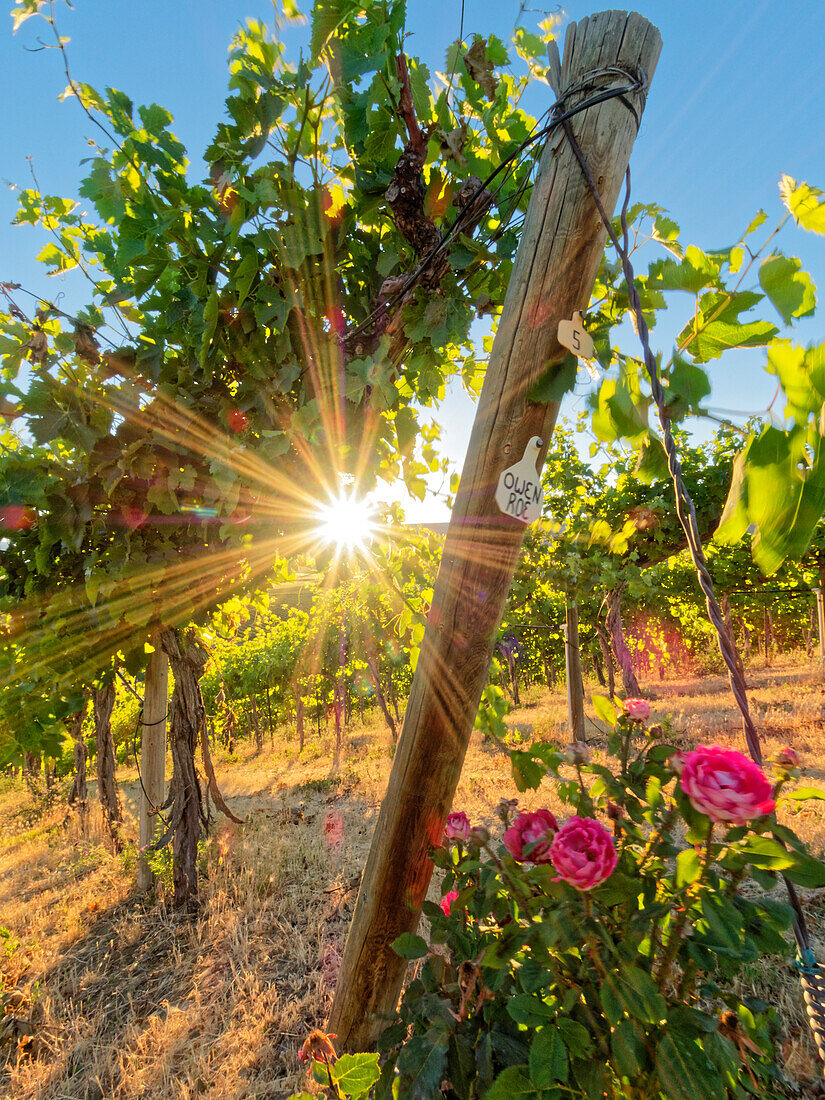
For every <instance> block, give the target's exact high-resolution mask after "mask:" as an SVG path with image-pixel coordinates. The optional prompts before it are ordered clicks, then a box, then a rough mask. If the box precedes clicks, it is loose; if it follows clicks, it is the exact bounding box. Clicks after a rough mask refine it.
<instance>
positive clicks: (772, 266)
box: [759, 253, 816, 325]
mask: <svg viewBox="0 0 825 1100" xmlns="http://www.w3.org/2000/svg"><path fill="white" fill-rule="evenodd" d="M759 282H760V284H761V285H762V289H763V290H764V291H765V293H766V294H767V296H768V297H769V298H770V300H771V301H772V302H773V304H774V305H775V306H776V309H777V311H778V313H779V315H780V317H781V318H782V320H783V321H784V322H785V324H786V325H789V324H790V323H791V321H792V320H793V319H794V318H795V317H808V316H810V315H811V314H812V313H813V312H814V310H815V309H816V288H815V287H814V284H813V281H812V279H811V276H810V275H809V274H808V272H807V271H803V270H802V264H801V262H800V261H799V260H797V259H796V258H795V257H793V256H782V255H780V254H779V253H776V254H775V255H773V256H768V258H767V259H766V260H763V261H762V264H761V266H760V268H759Z"/></svg>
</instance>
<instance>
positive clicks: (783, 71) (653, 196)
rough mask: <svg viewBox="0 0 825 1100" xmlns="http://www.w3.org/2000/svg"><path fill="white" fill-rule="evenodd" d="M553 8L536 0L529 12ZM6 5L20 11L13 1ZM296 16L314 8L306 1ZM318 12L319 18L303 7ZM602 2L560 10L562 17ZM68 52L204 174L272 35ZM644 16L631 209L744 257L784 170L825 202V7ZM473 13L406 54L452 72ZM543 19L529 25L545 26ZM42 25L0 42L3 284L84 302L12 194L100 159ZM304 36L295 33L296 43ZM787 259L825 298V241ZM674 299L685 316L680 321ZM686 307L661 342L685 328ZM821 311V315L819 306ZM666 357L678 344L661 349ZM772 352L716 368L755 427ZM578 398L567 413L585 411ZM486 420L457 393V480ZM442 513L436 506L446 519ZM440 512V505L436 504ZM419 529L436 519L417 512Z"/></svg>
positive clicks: (79, 68) (157, 0) (455, 14)
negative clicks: (18, 217)
mask: <svg viewBox="0 0 825 1100" xmlns="http://www.w3.org/2000/svg"><path fill="white" fill-rule="evenodd" d="M542 2H544V3H547V2H548V0H531V4H528V5H527V6H528V7H529V6H532V4H536V5H538V4H541V3H542ZM7 6H10V3H9V2H8V0H7ZM299 6H300V4H299ZM304 6H307V5H306V4H305V5H304ZM599 7H600V6H599V5H598V4H597V5H590V4H584V3H578V2H571V3H569V4H566V5H564V14H565V19H566V20H568V21H569V20H571V19H572V20H574V19H577V18H581V17H582V16H584V15H587V14H589V13H590V12H592V11H594V10H599ZM56 10H57V12H58V15H59V19H60V27H61V31H62V33H63V34H64V35H68V36H70V38H71V43H70V45H69V51H70V60H71V65H72V70H73V75H74V76H75V77H76V78H77V79H80V80H84V81H87V82H88V83H91V84H93V85H99V86H106V85H110V86H114V87H117V88H121V89H122V90H124V91H126V92H127V93H128V94H129V95H130V96H131V97H132V98H133V99H134V100H135V101H136V102H153V101H154V102H157V103H160V104H163V105H164V106H165V107H167V108H168V109H169V110H171V112H172V114H173V115H174V118H175V124H174V129H175V131H176V133H177V134H178V136H179V137H180V138H181V140H182V141H183V142H184V144H185V145H186V146H187V148H188V149H189V153H190V157H191V159H192V162H193V166H192V171H193V173H194V174H197V175H199V174H200V169H201V162H200V160H199V155H198V154H199V152H200V150H202V149H203V148H205V146H206V144H207V143H208V141H209V140H210V138H211V135H212V133H213V131H214V127H215V123H216V121H217V120H218V119H219V118H220V116H221V113H222V108H223V100H224V97H225V94H226V50H227V46H228V44H229V40H230V38H231V35H232V33H233V32H234V30H235V29H236V28H237V27H238V25H239V24H240V23H241V22H242V21H243V20H244V19H245V18H247V17H250V16H251V17H256V18H259V19H262V20H265V21H271V17H272V7H271V5H270V4H269V3H268V2H263V0H197V2H195V0H174V2H173V3H170V2H169V0H76V2H75V8H74V10H73V11H70V10H69V9H68V8H65V7H64V6H63V5H62V4H58V5H57V6H56ZM638 10H640V11H641V12H642V14H644V15H645V16H646V17H647V18H649V19H650V20H652V21H653V22H654V23H656V25H657V26H658V27H659V29H660V30H661V32H662V38H663V41H664V48H663V52H662V57H661V59H660V62H659V66H658V69H657V72H656V76H655V79H654V82H653V87H652V90H651V93H650V97H649V100H648V105H647V109H646V112H645V116H644V122H643V127H642V131H641V133H640V135H639V137H638V139H637V142H636V146H635V149H634V153H633V158H632V161H631V167H632V173H633V197H634V200H644V201H656V202H658V203H660V204H661V205H663V206H665V207H667V208H668V209H669V210H670V212H671V214H672V216H673V217H674V218H675V219H676V220H677V221H678V222H679V223H680V225H681V226H682V230H683V236H684V239H685V240H687V241H693V242H694V243H696V244H698V245H700V246H702V247H706V248H715V247H721V246H724V245H725V244H729V243H731V242H732V241H733V240H734V239H736V236H737V235H738V234H739V233H741V231H742V230H743V229H744V227H745V226H746V225H747V224H748V222H749V221H750V219H751V217H752V216H753V214H754V213H755V212H756V211H757V210H758V209H759V208H760V207H761V208H764V209H765V210H766V211H767V213H768V216H769V224H771V223H773V222H775V221H776V220H777V219H778V217H779V216H780V214H781V207H780V203H779V197H778V189H777V184H778V180H779V177H780V176H781V174H782V173H783V172H785V173H788V174H789V175H791V176H794V177H796V178H797V179H805V180H808V181H809V182H810V183H812V184H815V185H818V186H819V187H821V188H823V189H825V124H823V120H825V87H823V83H822V79H821V66H822V63H821V57H820V52H819V44H820V43H821V42H822V40H823V37H825V3H823V0H787V2H784V3H779V2H777V0H731V2H724V0H692V2H688V0H647V2H645V3H640V4H639V7H638ZM460 16H461V4H460V0H440V2H438V3H437V4H433V3H431V2H429V0H409V8H408V30H409V31H410V32H411V33H412V37H411V39H410V41H409V44H408V48H409V51H410V52H411V53H416V54H418V55H420V56H421V57H422V58H423V59H424V60H425V61H426V62H427V64H428V65H429V66H430V69H431V70H433V71H435V70H438V69H440V70H443V68H444V54H445V50H446V48H447V46H448V45H449V43H450V42H451V41H453V40H454V39H455V38H456V37H458V30H459V21H460ZM518 16H519V4H518V3H515V2H513V0H465V6H464V34H465V37H466V36H467V35H469V34H472V32H474V31H477V32H479V33H481V34H485V35H486V34H489V33H490V32H493V33H495V34H497V35H499V36H500V37H501V38H503V39H505V40H506V39H507V38H508V37H509V35H510V33H511V31H512V29H513V26H514V24H515V23H516V21H517V18H518ZM542 17H543V14H542V13H541V12H533V13H532V14H526V15H524V16H522V21H523V22H525V24H526V25H528V26H529V25H530V21H531V20H536V19H539V18H542ZM44 31H45V28H44V27H43V26H42V25H41V24H40V22H39V21H38V20H36V19H31V20H29V21H28V22H27V23H26V24H24V25H23V27H22V28H21V29H20V31H19V32H18V34H17V35H16V36H12V33H11V26H10V22H9V23H7V24H6V27H5V29H4V30H3V31H2V32H0V103H2V104H3V112H2V115H1V116H0V280H2V281H13V282H20V283H22V284H23V285H24V286H27V287H30V288H31V289H32V290H33V291H34V292H35V293H42V294H44V295H46V294H47V295H49V296H50V297H52V298H54V297H56V296H57V295H58V294H60V292H61V290H62V291H65V292H66V295H67V297H66V301H72V300H73V299H74V295H73V294H72V288H71V284H67V285H66V286H60V285H58V284H57V283H56V281H55V280H49V281H45V280H43V279H42V277H40V275H39V273H38V271H37V267H38V265H37V264H36V263H35V262H34V256H35V255H36V252H37V251H38V250H39V247H40V244H39V243H38V240H37V239H36V235H35V233H34V232H33V231H32V230H30V229H28V228H18V229H15V228H11V227H10V225H9V222H10V220H11V218H12V217H13V215H14V211H15V208H16V201H15V196H14V194H13V192H12V191H11V190H10V188H9V187H8V186H6V185H9V184H10V185H17V186H20V187H26V186H29V184H30V179H31V177H30V174H29V161H28V160H27V159H26V158H27V157H31V158H32V160H31V164H32V166H33V167H34V170H35V171H36V173H37V176H38V180H39V182H40V185H41V188H42V189H43V190H44V191H47V192H49V193H53V194H61V195H66V196H69V197H72V196H75V195H76V193H77V186H78V183H79V180H80V179H81V178H82V175H83V167H82V165H81V164H80V161H81V160H82V159H83V158H84V157H85V156H88V155H89V153H90V152H91V150H90V148H89V146H88V144H87V139H88V138H91V137H94V134H93V132H92V127H91V125H90V123H89V122H88V120H87V119H86V118H85V116H83V114H82V112H81V111H80V109H79V107H78V106H77V104H76V103H74V102H73V101H71V100H68V101H66V102H65V103H59V102H58V101H57V97H58V95H59V94H60V92H61V91H62V90H63V88H64V87H65V83H66V81H65V76H64V74H63V72H62V69H61V66H60V58H59V55H58V54H57V53H56V51H53V50H40V51H39V52H30V51H32V50H34V51H37V46H38V37H41V38H42V37H43V36H44ZM302 34H305V31H303V32H302V31H300V30H290V31H289V32H288V36H287V39H288V42H289V41H291V42H292V43H297V42H298V41H299V40H300V36H301V35H302ZM551 100H552V93H551V91H550V89H549V88H547V89H544V88H542V87H540V86H537V87H535V88H534V89H533V90H532V91H531V93H530V99H529V100H528V101H527V103H526V106H527V108H528V109H529V110H531V111H533V112H534V113H536V114H538V113H541V112H542V111H543V110H545V109H546V107H547V106H548V105H549V103H550V102H551ZM778 246H779V247H780V248H782V249H783V250H784V251H786V252H787V253H789V254H792V255H796V256H799V257H800V259H801V260H802V262H803V265H804V266H805V267H806V268H807V269H808V270H809V271H810V272H811V273H812V275H813V277H814V282H815V283H816V284H817V285H818V286H819V287H820V288H821V292H822V294H823V295H825V246H824V245H823V241H822V238H819V237H814V236H811V235H810V234H806V233H804V232H802V231H801V230H799V229H798V228H796V227H795V226H789V227H788V228H786V229H785V230H784V231H783V233H782V235H781V237H780V239H779V241H778ZM679 304H680V303H679V302H678V299H676V300H675V302H674V305H676V306H678V305H679ZM688 308H689V299H688V298H687V297H686V296H685V297H684V301H683V304H682V306H681V309H678V310H677V313H678V316H677V317H675V318H674V320H673V322H672V323H671V324H669V325H666V326H663V327H662V329H661V335H662V337H663V338H667V337H669V335H670V334H671V333H672V332H675V331H678V329H679V328H680V327H681V323H682V322H683V320H684V319H685V316H686V311H687V310H688ZM823 309H825V304H823ZM823 328H825V326H824V325H823V322H822V320H821V316H820V317H817V318H814V319H813V320H812V321H808V322H806V323H804V324H800V325H799V326H798V334H797V335H798V338H799V339H800V340H801V341H803V342H806V343H807V342H812V341H814V340H817V341H819V340H821V339H822V338H823V336H825V332H823ZM662 342H663V343H666V339H663V341H662ZM763 361H764V356H763V355H762V354H761V353H758V352H756V353H752V354H747V355H745V354H742V355H738V356H736V357H734V358H733V359H731V360H730V361H729V362H726V360H725V359H723V360H722V361H721V364H720V365H717V366H715V367H714V375H713V382H714V391H713V398H712V402H713V405H714V406H715V407H719V408H725V409H735V410H739V411H741V412H742V413H753V412H757V411H759V410H760V409H764V408H765V407H766V406H767V404H768V403H769V401H770V400H771V397H772V396H773V392H774V385H775V381H774V380H773V379H772V378H771V377H770V376H768V375H767V374H766V373H765V372H764V371H763V370H762V362H763ZM576 407H577V404H576V401H575V399H572V400H571V401H569V402H568V404H567V406H566V407H565V410H564V411H565V412H567V413H568V414H572V413H575V411H576ZM471 417H472V406H471V404H470V402H469V401H468V400H466V399H465V398H463V397H462V396H461V395H456V394H453V395H451V396H450V397H449V398H448V400H447V401H446V402H445V405H444V407H443V409H442V410H441V414H440V416H439V419H440V420H441V422H442V423H443V424H444V426H445V440H446V444H447V450H448V453H449V454H450V457H451V458H452V459H453V461H455V462H457V463H458V465H459V468H460V463H461V459H462V457H463V449H464V447H465V446H466V440H467V437H468V436H469V427H470V420H471ZM434 507H436V505H435V504H434V502H430V504H428V505H427V507H426V508H425V512H426V514H427V515H430V516H433V515H434V511H433V509H434ZM436 510H437V507H436ZM416 513H417V514H419V515H420V514H422V513H421V510H420V509H417V510H416Z"/></svg>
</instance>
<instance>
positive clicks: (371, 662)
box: [364, 648, 398, 744]
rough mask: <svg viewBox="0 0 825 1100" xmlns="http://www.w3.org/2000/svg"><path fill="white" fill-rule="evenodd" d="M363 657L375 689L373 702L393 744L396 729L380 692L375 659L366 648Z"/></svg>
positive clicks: (396, 735)
mask: <svg viewBox="0 0 825 1100" xmlns="http://www.w3.org/2000/svg"><path fill="white" fill-rule="evenodd" d="M364 656H365V660H366V662H367V668H368V669H369V674H370V679H371V680H372V686H373V687H374V688H375V700H376V702H377V703H378V706H379V707H380V708H381V713H382V714H383V715H384V721H385V722H386V723H387V728H388V729H389V731H390V735H391V737H392V743H393V744H395V743H396V742H397V741H398V727H397V726H396V724H395V722H394V721H393V719H392V715H391V714H390V708H389V707H388V706H387V700H386V697H385V695H384V692H383V691H382V690H381V677H380V675H379V673H378V662H377V661H376V659H375V654H374V653H371V652H370V651H369V648H367V651H366V653H365V655H364Z"/></svg>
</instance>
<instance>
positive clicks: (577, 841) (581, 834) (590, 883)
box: [550, 817, 618, 890]
mask: <svg viewBox="0 0 825 1100" xmlns="http://www.w3.org/2000/svg"><path fill="white" fill-rule="evenodd" d="M550 859H551V860H552V863H553V866H554V867H555V868H556V870H557V871H558V877H557V878H556V879H555V881H556V882H558V881H559V879H563V880H564V881H565V882H569V883H570V885H571V886H575V888H576V889H577V890H592V889H593V887H594V886H598V885H599V884H600V883H602V882H604V880H605V879H606V878H610V876H611V875H612V874H613V871H614V869H615V867H616V862H617V860H618V856H617V855H616V849H615V848H614V847H613V838H612V837H611V835H610V833H609V832H608V831H607V829H605V827H604V825H602V824H601V822H600V821H594V820H593V818H592V817H571V818H568V820H567V821H565V823H564V824H563V825H562V827H561V828H560V829H559V831H558V832H557V833H556V835H555V837H554V839H553V844H552V845H551V848H550Z"/></svg>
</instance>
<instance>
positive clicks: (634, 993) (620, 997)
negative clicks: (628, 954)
mask: <svg viewBox="0 0 825 1100" xmlns="http://www.w3.org/2000/svg"><path fill="white" fill-rule="evenodd" d="M599 995H600V997H601V1002H602V1007H603V1008H604V1012H605V1016H607V1018H608V1020H609V1021H610V1023H611V1024H613V1025H614V1026H615V1025H616V1024H618V1023H619V1021H620V1020H621V1019H623V1018H624V1016H625V1014H628V1015H630V1016H633V1017H634V1018H635V1019H637V1020H641V1021H643V1022H644V1023H650V1024H655V1023H658V1022H659V1020H661V1019H663V1018H664V1015H665V1012H666V1007H667V1006H666V1003H665V999H664V997H663V996H662V994H661V993H660V992H659V989H658V987H657V985H656V983H655V982H654V980H653V978H651V976H650V975H649V974H646V973H645V972H644V971H643V970H639V969H638V967H628V968H627V969H626V970H623V971H622V973H621V976H619V975H617V974H615V973H614V974H608V975H607V977H606V978H604V980H603V981H602V986H601V989H600V991H599Z"/></svg>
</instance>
